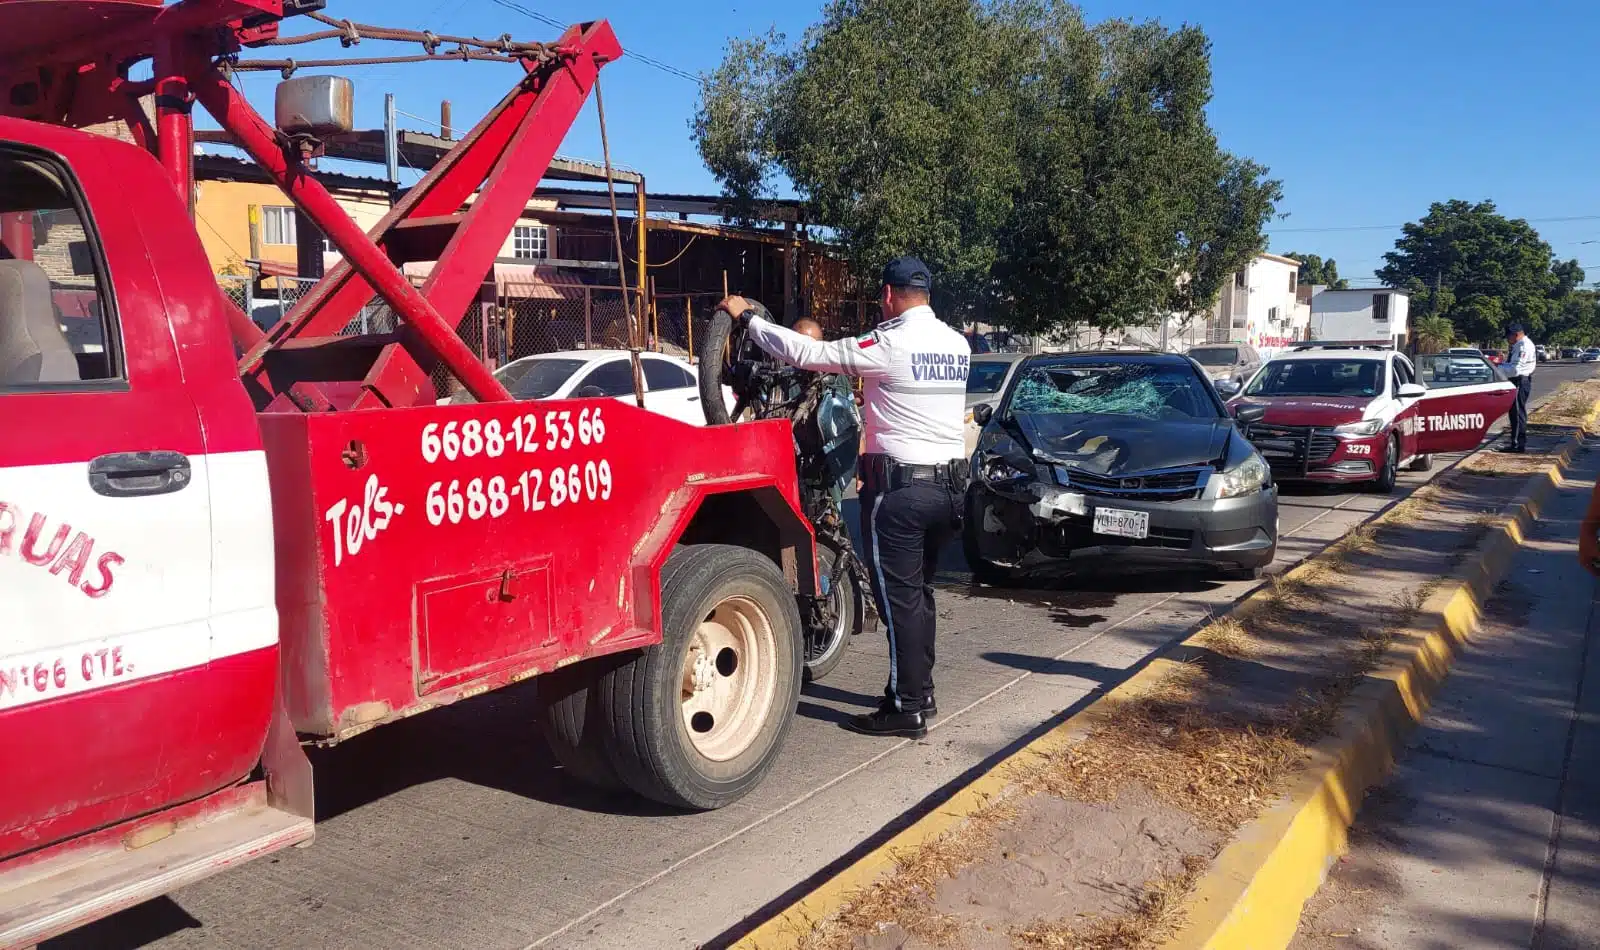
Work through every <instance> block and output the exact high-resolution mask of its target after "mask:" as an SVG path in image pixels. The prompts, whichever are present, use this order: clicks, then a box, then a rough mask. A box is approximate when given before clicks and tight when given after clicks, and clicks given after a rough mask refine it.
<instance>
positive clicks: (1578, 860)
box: [1292, 444, 1600, 950]
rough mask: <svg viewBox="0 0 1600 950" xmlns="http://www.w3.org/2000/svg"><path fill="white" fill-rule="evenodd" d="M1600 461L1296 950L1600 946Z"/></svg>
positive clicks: (1505, 595) (1369, 816)
mask: <svg viewBox="0 0 1600 950" xmlns="http://www.w3.org/2000/svg"><path fill="white" fill-rule="evenodd" d="M1597 449H1600V445H1595V444H1591V446H1589V447H1587V448H1586V449H1585V450H1584V451H1583V452H1582V454H1580V455H1579V456H1578V457H1577V458H1576V459H1575V464H1574V469H1573V471H1572V472H1571V473H1570V475H1571V476H1572V479H1571V480H1570V481H1569V482H1568V483H1567V484H1566V486H1565V487H1564V488H1562V489H1561V490H1560V491H1559V492H1558V493H1557V495H1556V496H1555V498H1554V499H1553V500H1552V502H1551V503H1550V505H1549V506H1548V507H1547V509H1546V511H1545V513H1544V515H1543V517H1542V518H1541V521H1540V523H1539V524H1538V525H1537V526H1536V527H1535V528H1534V530H1533V532H1532V533H1531V536H1530V537H1529V539H1528V542H1527V544H1526V545H1525V546H1524V547H1523V549H1522V550H1521V551H1520V552H1519V554H1518V555H1517V558H1516V560H1515V561H1514V563H1513V565H1512V568H1511V570H1510V571H1509V572H1508V574H1507V576H1506V580H1505V581H1503V582H1502V583H1501V585H1500V587H1499V588H1498V589H1497V590H1496V593H1495V596H1494V598H1493V599H1492V600H1491V601H1490V603H1489V604H1488V605H1487V608H1486V614H1485V617H1484V618H1483V623H1482V630H1481V632H1480V633H1479V635H1478V636H1477V637H1475V638H1474V639H1473V641H1472V643H1471V644H1470V645H1469V646H1468V648H1467V649H1466V650H1465V651H1464V652H1463V653H1462V655H1461V656H1460V658H1459V659H1458V661H1457V664H1456V667H1455V669H1454V671H1453V672H1452V673H1451V675H1450V679H1449V680H1448V681H1447V682H1446V683H1445V685H1444V688H1443V691H1442V692H1441V694H1440V696H1439V699H1438V701H1437V702H1436V704H1435V705H1434V707H1433V708H1432V709H1431V710H1430V711H1429V714H1428V719H1427V722H1426V723H1425V724H1424V725H1423V726H1422V728H1420V729H1419V730H1417V733H1416V734H1415V736H1414V737H1413V738H1412V741H1411V743H1410V746H1409V748H1408V750H1407V752H1406V755H1405V757H1404V759H1403V760H1402V761H1401V763H1400V765H1399V766H1398V768H1397V770H1396V773H1395V775H1394V776H1393V778H1391V780H1390V781H1389V782H1388V783H1387V785H1385V786H1384V787H1382V788H1378V789H1374V790H1373V791H1372V793H1371V794H1370V795H1369V796H1368V799H1367V802H1366V804H1365V805H1364V807H1363V809H1362V812H1361V815H1360V818H1359V819H1358V821H1357V823H1356V826H1355V828H1354V829H1352V845H1351V851H1350V854H1349V855H1348V856H1347V857H1346V858H1345V859H1343V860H1342V861H1341V862H1340V863H1339V865H1338V866H1337V867H1336V868H1335V869H1334V871H1333V873H1332V874H1330V876H1329V879H1328V882H1327V884H1326V885H1325V886H1324V887H1323V889H1322V891H1321V892H1320V893H1319V894H1318V895H1317V897H1316V898H1315V899H1313V901H1312V902H1311V903H1310V905H1309V906H1308V907H1307V910H1306V912H1305V914H1304V916H1303V917H1302V920H1301V926H1300V933H1299V936H1298V937H1297V938H1296V940H1295V942H1294V944H1293V945H1292V946H1293V947H1295V948H1299V950H1328V948H1335V947H1337V948H1343V950H1353V948H1370V950H1379V948H1383V950H1445V948H1452V950H1454V948H1470V950H1477V948H1502V947H1506V948H1510V947H1518V948H1533V950H1578V948H1600V611H1597V610H1596V584H1595V580H1594V579H1593V578H1592V577H1590V576H1589V575H1588V574H1587V573H1586V572H1584V571H1583V570H1582V568H1581V567H1580V566H1579V565H1578V563H1577V559H1576V556H1575V555H1576V551H1577V542H1576V536H1577V528H1578V521H1579V519H1580V518H1581V517H1582V514H1583V511H1584V507H1585V506H1586V505H1587V503H1588V497H1589V491H1590V489H1591V487H1592V486H1593V483H1594V479H1595V477H1596V475H1597V473H1600V450H1597Z"/></svg>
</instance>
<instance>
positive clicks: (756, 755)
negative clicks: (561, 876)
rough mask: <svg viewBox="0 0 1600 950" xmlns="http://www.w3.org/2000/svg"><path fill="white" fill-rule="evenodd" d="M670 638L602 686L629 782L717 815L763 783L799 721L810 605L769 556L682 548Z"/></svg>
mask: <svg viewBox="0 0 1600 950" xmlns="http://www.w3.org/2000/svg"><path fill="white" fill-rule="evenodd" d="M661 620H662V642H660V643H658V644H656V645H655V646H650V647H646V648H644V649H643V650H639V651H637V652H636V653H634V654H632V655H631V659H628V660H626V661H625V662H622V663H620V664H618V665H617V666H616V667H615V668H613V669H611V670H608V671H606V672H605V673H603V674H602V675H601V676H600V678H599V680H598V681H597V682H596V691H597V694H598V696H597V698H598V707H597V708H596V709H595V711H596V712H598V713H600V716H601V718H600V722H601V724H602V726H603V728H604V735H605V747H606V752H607V755H608V757H609V759H610V761H611V764H612V765H613V766H614V767H615V768H616V770H617V775H618V776H619V777H620V778H621V779H622V782H623V784H625V785H627V786H628V787H629V788H631V789H632V790H633V791H635V792H636V793H638V794H639V795H642V796H644V797H645V798H648V799H651V800H653V801H657V802H660V803H662V804H664V805H669V806H672V807H674V808H685V809H692V810H702V811H704V810H710V809H713V808H721V807H722V806H724V805H728V804H730V803H732V802H734V801H737V800H738V799H739V798H741V797H743V796H744V795H745V793H747V792H749V791H750V790H751V789H753V788H755V787H756V785H757V784H759V783H760V781H761V779H762V778H763V777H764V776H765V775H766V773H767V770H768V769H770V768H771V767H772V763H773V762H774V761H775V760H776V758H777V756H778V752H779V750H780V749H781V748H782V746H783V741H784V739H785V738H786V737H787V736H788V734H789V728H790V725H791V724H792V723H793V721H794V711H795V708H796V706H797V705H798V704H799V701H800V676H801V669H802V668H803V666H804V664H805V650H804V646H803V644H802V640H801V631H800V609H799V607H798V606H797V605H796V603H795V596H794V592H793V591H792V590H790V588H789V585H788V583H787V582H786V581H785V580H784V577H783V574H782V573H781V572H780V571H779V570H778V568H777V566H775V565H774V564H773V563H772V562H771V561H770V560H768V559H767V558H765V557H762V556H761V555H760V554H757V553H756V552H754V551H751V550H748V549H746V548H741V547H735V546H733V545H726V544H697V545H685V546H681V547H679V548H678V549H677V550H675V551H674V552H673V553H672V556H671V557H670V558H668V559H667V563H666V566H665V567H664V568H663V569H662V572H661Z"/></svg>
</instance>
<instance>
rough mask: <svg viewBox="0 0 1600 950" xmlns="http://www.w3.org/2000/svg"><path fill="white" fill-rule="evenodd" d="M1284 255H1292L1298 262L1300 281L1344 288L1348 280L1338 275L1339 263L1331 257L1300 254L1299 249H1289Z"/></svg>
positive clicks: (1336, 288) (1348, 283) (1339, 288)
mask: <svg viewBox="0 0 1600 950" xmlns="http://www.w3.org/2000/svg"><path fill="white" fill-rule="evenodd" d="M1284 257H1292V258H1294V259H1295V260H1297V261H1299V262H1300V283H1301V284H1320V285H1322V286H1325V287H1327V288H1328V289H1329V290H1345V289H1347V288H1348V287H1349V286H1350V282H1349V281H1348V280H1345V279H1344V278H1343V277H1340V276H1339V264H1338V262H1337V261H1335V260H1334V259H1333V258H1331V257H1330V258H1328V259H1327V260H1323V259H1322V258H1321V257H1319V256H1318V255H1316V254H1302V253H1300V252H1299V251H1290V252H1289V253H1287V254H1285V255H1284Z"/></svg>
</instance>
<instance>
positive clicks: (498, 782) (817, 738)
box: [47, 364, 1595, 950]
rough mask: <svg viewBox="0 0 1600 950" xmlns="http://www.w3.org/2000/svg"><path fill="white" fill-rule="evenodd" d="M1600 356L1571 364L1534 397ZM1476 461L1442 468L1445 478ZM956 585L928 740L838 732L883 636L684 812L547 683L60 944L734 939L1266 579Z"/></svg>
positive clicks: (324, 782) (1338, 531)
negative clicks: (256, 848)
mask: <svg viewBox="0 0 1600 950" xmlns="http://www.w3.org/2000/svg"><path fill="white" fill-rule="evenodd" d="M1594 371H1595V368H1594V367H1592V366H1581V367H1580V366H1577V365H1563V364H1552V365H1548V366H1546V367H1544V368H1542V369H1541V371H1540V373H1539V374H1538V375H1537V376H1536V377H1535V387H1534V394H1535V399H1536V400H1538V399H1540V398H1541V397H1544V396H1547V395H1548V394H1549V393H1551V392H1553V391H1554V389H1555V388H1556V386H1557V385H1558V384H1559V383H1560V382H1561V381H1563V380H1570V379H1578V378H1587V377H1589V376H1592V375H1594ZM1454 461H1455V459H1454V458H1446V459H1440V460H1439V463H1438V464H1437V465H1436V466H1435V472H1437V471H1440V470H1442V469H1444V468H1447V467H1448V466H1449V465H1450V464H1452V463H1453V462H1454ZM1429 477H1431V473H1430V474H1409V473H1407V474H1403V475H1402V477H1401V478H1402V488H1401V490H1400V491H1398V492H1397V493H1396V494H1395V495H1394V496H1390V497H1380V496H1376V495H1369V494H1348V493H1337V492H1331V491H1325V490H1316V489H1307V490H1298V491H1295V492H1294V493H1293V494H1290V493H1285V494H1284V495H1283V497H1282V500H1281V510H1282V530H1283V537H1282V538H1281V539H1280V546H1279V560H1278V562H1277V564H1276V565H1275V569H1282V568H1284V567H1287V566H1289V565H1292V564H1293V563H1295V562H1297V561H1299V560H1300V559H1302V558H1304V557H1306V556H1308V555H1310V554H1312V553H1314V552H1315V551H1317V550H1319V549H1320V548H1322V547H1323V546H1324V545H1326V544H1328V543H1329V542H1331V541H1333V540H1336V539H1337V538H1339V537H1340V536H1342V535H1343V534H1344V533H1345V532H1347V531H1348V530H1350V528H1352V527H1353V526H1355V525H1357V524H1359V523H1361V522H1362V521H1365V520H1366V519H1368V518H1370V517H1372V516H1373V515H1374V514H1375V513H1376V512H1378V511H1380V510H1381V509H1382V508H1384V507H1385V506H1387V505H1388V504H1390V503H1392V502H1393V501H1395V500H1397V499H1398V498H1400V497H1403V495H1404V494H1405V493H1409V492H1410V491H1412V490H1414V489H1415V488H1416V487H1418V486H1419V485H1421V484H1423V483H1424V481H1425V480H1426V479H1427V478H1429ZM950 553H951V556H950V557H948V558H947V560H946V565H945V567H946V571H945V572H944V573H943V574H942V575H941V578H940V580H941V593H940V600H939V608H940V634H939V636H940V640H939V666H938V671H937V679H938V684H939V687H938V688H939V706H940V709H941V712H942V713H943V714H942V715H941V716H940V718H939V719H937V720H936V721H935V724H934V728H933V729H932V730H931V731H930V733H929V735H928V737H927V739H925V740H923V741H920V742H905V741H898V740H881V739H869V738H865V737H861V736H856V735H853V734H850V733H847V732H845V731H843V730H842V729H840V728H839V722H840V721H841V720H842V719H843V718H844V717H845V716H846V715H848V714H850V713H853V712H857V711H860V710H861V709H863V708H865V707H868V706H870V705H872V704H873V703H875V702H876V698H877V696H878V695H879V693H880V691H881V689H882V685H883V677H884V675H885V668H886V662H885V659H884V651H885V646H884V643H883V639H882V637H881V635H875V634H865V635H863V636H861V637H859V638H857V640H856V641H855V642H854V643H853V644H852V647H851V649H852V653H851V655H850V656H848V657H847V658H846V659H845V662H844V663H843V664H841V666H840V668H839V669H838V670H837V671H836V672H835V673H834V674H833V675H832V676H830V677H828V678H827V679H826V680H825V681H824V682H822V683H818V684H813V685H811V686H809V687H807V689H806V691H805V695H804V697H803V698H802V701H801V704H800V709H799V719H798V721H797V722H796V724H795V728H794V730H793V731H792V733H791V735H790V738H789V741H788V745H787V747H786V750H785V753H784V756H783V758H782V760H781V761H780V762H779V764H778V766H777V767H776V768H775V769H774V771H773V772H772V773H771V775H769V776H768V778H767V780H766V781H765V782H764V783H763V784H762V785H761V787H760V788H758V789H757V790H756V791H755V792H753V793H752V794H751V795H750V796H749V797H748V798H746V799H745V800H743V801H741V802H739V803H737V804H735V805H732V806H730V807H728V808H725V809H723V810H721V811H717V812H712V813H707V814H694V815H686V814H678V813H670V812H667V811H664V810H660V809H657V808H654V807H652V806H649V805H645V804H641V803H640V802H638V801H636V800H634V799H632V798H630V797H624V796H617V797H611V796H605V795H600V794H596V793H594V792H591V791H589V790H587V789H585V788H583V787H581V786H578V785H575V784H573V783H569V782H567V781H565V780H564V779H563V777H562V775H561V774H560V772H559V771H558V770H557V769H556V768H555V767H554V765H553V764H552V762H551V760H550V757H549V754H548V753H547V752H546V751H545V749H544V748H543V746H542V744H541V742H540V740H539V739H538V738H537V735H536V731H535V729H534V728H533V726H532V723H531V722H530V716H529V709H530V704H529V698H528V693H527V692H526V690H521V691H519V690H515V689H514V690H508V691H502V692H500V693H494V694H489V695H486V696H483V697H480V698H478V699H476V700H473V701H469V702H465V703H461V704H459V705H457V706H454V707H450V708H446V709H442V710H438V711H436V712H432V713H428V714H426V715H423V716H419V717H416V718H414V719H410V720H407V721H404V722H401V723H397V724H394V725H391V726H386V727H384V728H382V729H378V730H375V731H374V732H372V733H369V734H367V735H364V736H361V737H359V738H357V739H355V740H352V741H350V742H348V743H346V744H344V745H342V746H339V747H338V748H335V749H330V750H317V751H314V753H313V764H314V766H315V768H316V775H317V805H318V817H319V820H320V823H319V826H318V834H317V840H316V842H315V844H314V845H313V846H312V847H310V848H308V849H304V850H294V851H290V852H289V853H286V854H280V855H278V856H274V857H271V858H267V859H263V860H260V861H257V862H255V863H253V864H249V865H245V866H243V867H241V868H238V869H236V870H233V871H230V872H228V873H225V874H223V875H220V876H218V877H216V878H213V879H211V880H209V881H206V882H204V883H202V884H199V885H196V886H194V887H190V888H187V889H185V890H183V891H180V892H178V893H177V894H175V895H174V896H173V897H171V898H164V899H160V900H156V901H152V902H150V903H148V904H145V905H142V906H140V907H137V908H134V909H133V910H131V911H128V912H125V913H123V914H121V915H118V916H117V917H113V918H110V919H108V920H106V921H103V922H101V923H99V924H97V925H94V926H92V927H90V928H86V929H84V930H81V931H79V932H78V933H76V934H73V935H70V936H69V937H67V938H63V939H62V940H59V941H56V942H53V943H52V944H49V945H47V946H51V947H54V948H64V947H95V948H123V947H144V946H151V947H160V948H191V947H205V948H230V947H231V948H282V947H296V948H305V950H309V948H316V947H329V948H340V950H346V948H369V947H370V948H384V950H391V948H393V950H398V948H405V947H417V948H429V950H435V948H441V947H473V948H532V947H561V948H616V947H625V946H626V947H638V948H642V950H654V948H669V947H693V946H697V945H701V944H707V943H709V944H710V945H713V946H715V945H717V944H718V943H720V942H722V941H724V940H726V939H727V938H728V937H729V936H730V935H732V934H734V933H736V932H737V928H738V926H739V925H740V922H741V921H742V920H744V919H745V918H746V917H747V916H749V915H756V914H759V913H761V912H762V911H763V909H764V908H766V907H768V906H769V905H776V904H778V903H781V902H784V901H785V897H786V895H788V896H789V897H792V896H793V895H794V894H795V893H798V892H802V891H803V890H804V889H805V888H806V886H807V882H808V881H810V880H812V879H813V878H814V876H816V875H818V874H821V873H826V872H827V871H828V870H829V869H830V868H834V867H837V866H839V865H840V864H841V863H843V862H845V861H847V860H849V859H850V857H851V856H853V855H854V854H856V853H859V851H860V850H862V849H865V848H867V847H870V846H871V845H872V844H875V843H876V842H877V841H880V840H882V838H883V837H885V836H886V835H887V834H889V833H892V832H893V830H895V827H896V825H897V824H898V823H899V822H901V821H903V820H904V816H905V815H906V814H907V813H908V812H911V813H912V814H916V813H918V812H919V811H920V810H922V809H926V808H927V807H930V804H929V803H930V802H931V803H936V802H937V801H938V800H939V799H940V798H941V797H942V794H941V791H942V790H944V791H948V787H949V786H952V785H956V784H959V783H961V782H962V781H963V780H964V778H966V777H970V776H971V775H972V774H974V773H976V772H979V771H981V770H983V769H984V768H986V767H987V766H988V765H989V764H991V763H992V762H993V761H994V760H996V759H997V758H998V757H1000V756H1003V755H1004V754H1006V753H1007V752H1008V751H1010V750H1012V749H1014V748H1015V747H1016V746H1017V745H1019V744H1020V743H1021V742H1022V741H1025V740H1026V739H1027V738H1030V737H1031V736H1033V735H1035V734H1037V733H1038V732H1039V731H1041V730H1043V729H1046V728H1049V726H1051V725H1053V724H1054V723H1055V722H1058V721H1059V720H1060V719H1061V718H1062V717H1064V716H1065V715H1069V714H1070V713H1072V712H1074V711H1076V710H1077V709H1078V708H1080V707H1081V706H1082V705H1083V704H1084V703H1085V702H1087V701H1089V700H1090V699H1092V698H1093V696H1094V695H1095V694H1097V693H1098V692H1101V691H1104V690H1105V689H1106V688H1108V687H1109V686H1112V685H1115V684H1116V683H1117V682H1118V681H1120V680H1121V679H1123V678H1124V677H1126V676H1127V675H1128V674H1129V672H1130V671H1131V669H1132V668H1134V667H1135V666H1137V665H1138V664H1139V663H1140V662H1141V661H1142V660H1144V659H1145V658H1147V657H1148V656H1149V655H1150V654H1151V653H1152V652H1153V651H1154V650H1156V649H1158V648H1160V647H1161V646H1163V645H1165V644H1167V643H1169V642H1171V641H1173V640H1174V639H1176V638H1180V637H1182V636H1185V635H1186V634H1187V633H1188V632H1190V631H1192V630H1193V629H1195V628H1196V627H1197V626H1198V625H1200V624H1201V623H1203V622H1204V621H1205V619H1206V618H1207V617H1208V616H1209V615H1211V614H1212V613H1214V612H1217V611H1220V610H1223V609H1226V607H1227V606H1228V605H1229V604H1231V603H1232V602H1234V601H1235V600H1237V599H1238V598H1240V597H1242V596H1243V595H1245V594H1246V593H1248V592H1249V590H1250V589H1251V588H1252V586H1253V585H1252V584H1249V583H1219V582H1217V581H1215V580H1212V579H1210V578H1209V577H1206V576H1204V575H1190V574H1182V573H1172V572H1159V573H1142V574H1133V573H1122V574H1118V575H1115V576H1106V577H1098V578H1096V577H1080V578H1077V579H1075V580H1072V581H1070V582H1066V581H1064V582H1062V583H1060V584H1059V585H1057V587H1056V589H1052V590H1035V591H1004V592H1002V591H995V590H991V589H983V588H974V587H972V586H970V583H969V581H968V578H967V577H966V576H965V574H964V565H963V564H962V563H961V558H960V556H959V554H957V553H955V552H954V551H952V552H950Z"/></svg>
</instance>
